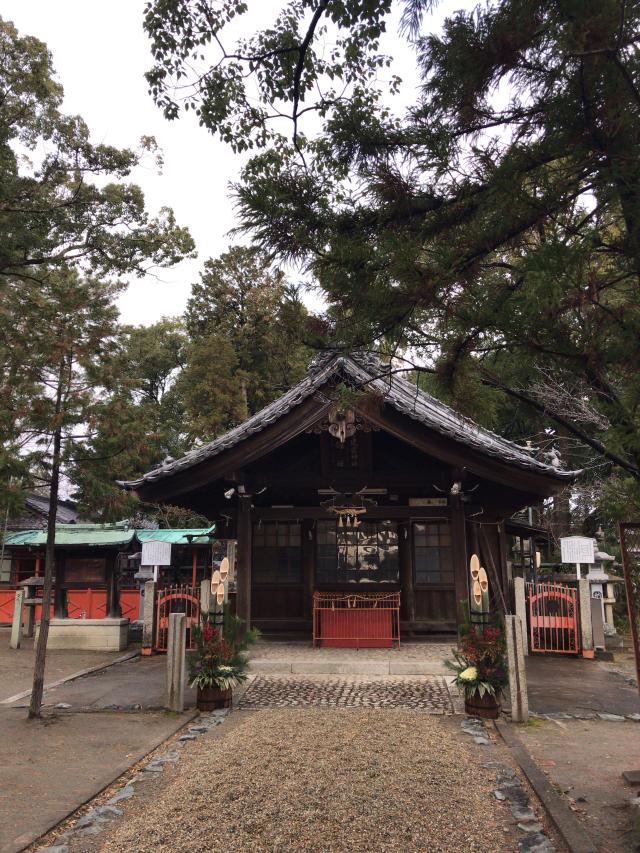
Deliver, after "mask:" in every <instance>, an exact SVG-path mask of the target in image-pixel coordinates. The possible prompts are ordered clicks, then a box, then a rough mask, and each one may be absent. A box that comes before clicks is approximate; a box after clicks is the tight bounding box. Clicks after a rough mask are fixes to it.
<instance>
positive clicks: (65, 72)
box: [1, 0, 468, 324]
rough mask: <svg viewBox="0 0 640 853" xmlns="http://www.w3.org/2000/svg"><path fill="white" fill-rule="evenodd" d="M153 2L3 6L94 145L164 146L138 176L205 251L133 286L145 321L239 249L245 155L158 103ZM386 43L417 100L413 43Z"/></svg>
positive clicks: (446, 5)
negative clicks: (232, 188) (145, 20)
mask: <svg viewBox="0 0 640 853" xmlns="http://www.w3.org/2000/svg"><path fill="white" fill-rule="evenodd" d="M281 5H282V4H281V2H280V0H260V2H257V0H254V2H253V3H252V4H251V6H252V15H251V26H252V28H255V27H259V26H260V25H261V23H265V22H267V21H269V20H271V19H272V18H273V15H274V12H275V11H277V10H278V9H279V8H280V6H281ZM464 5H468V3H466V4H465V2H464V0H445V2H443V3H441V5H440V6H439V8H438V10H437V14H436V15H435V16H434V17H433V18H432V22H433V27H434V28H438V27H439V25H440V23H441V21H442V19H443V17H444V16H445V14H446V13H447V12H450V11H451V10H452V9H455V8H459V7H461V6H464ZM143 7H144V0H109V2H97V0H3V3H2V11H1V14H2V17H3V18H5V19H8V20H11V21H13V23H14V24H15V25H16V27H17V28H18V30H19V31H20V32H21V34H25V35H26V34H29V35H33V36H36V37H37V38H39V39H41V40H42V41H44V42H46V43H47V45H48V47H49V49H50V50H51V52H52V54H53V59H54V66H55V69H56V71H57V74H58V78H59V80H60V82H61V83H62V85H63V87H64V91H65V101H64V110H65V111H66V112H68V113H78V114H80V115H81V116H82V117H83V118H84V119H85V121H86V122H87V124H88V126H89V128H90V130H91V134H92V139H93V141H94V142H104V143H108V144H110V145H116V146H120V147H132V148H135V147H136V145H137V142H138V140H139V139H140V137H141V136H143V135H151V136H155V137H156V140H157V142H158V144H159V146H160V147H161V149H162V151H163V156H164V168H163V173H162V175H158V174H157V172H156V170H155V169H154V168H152V167H151V165H149V167H148V168H146V169H138V170H137V171H136V173H135V175H134V179H135V181H136V182H137V183H139V184H140V185H141V186H142V188H143V189H144V192H145V195H146V198H147V204H148V208H149V209H150V211H152V212H155V211H157V210H158V208H160V207H162V206H163V205H166V206H169V207H172V208H173V209H174V211H175V213H176V217H177V221H178V223H179V224H180V225H186V226H187V227H188V228H189V230H190V231H191V234H192V236H193V238H194V240H195V242H196V246H197V251H198V258H197V260H191V261H185V262H183V263H182V264H180V265H179V266H176V267H173V268H172V269H170V270H160V271H159V278H155V277H147V278H146V279H144V280H133V281H132V282H131V283H130V286H129V288H128V290H127V292H126V293H124V294H123V295H122V296H121V297H120V300H119V304H120V310H121V315H122V319H123V321H125V322H127V323H136V324H138V323H140V324H148V323H152V322H154V321H156V320H158V319H160V317H162V316H173V315H176V314H180V313H181V312H182V311H183V310H184V307H185V304H186V300H187V298H188V296H189V291H190V287H191V284H192V283H193V282H194V281H196V280H197V278H198V273H199V270H200V269H201V267H202V264H203V262H204V261H205V260H206V259H207V258H209V257H212V256H213V257H215V256H216V255H218V254H220V253H221V252H223V251H225V249H226V248H227V247H228V246H229V244H230V238H229V236H228V232H229V230H230V229H231V228H232V227H233V225H234V213H233V200H232V199H231V198H230V196H229V191H228V184H229V181H232V180H234V179H235V178H236V177H237V176H238V173H239V170H240V168H241V166H242V162H243V160H242V158H240V157H239V156H238V155H235V154H233V152H232V151H231V149H229V148H228V147H226V146H225V145H223V144H222V143H221V142H218V141H217V140H216V139H214V138H213V137H212V136H211V135H210V134H209V133H207V132H206V131H205V130H204V129H202V128H200V127H198V125H197V122H196V120H195V116H190V115H187V114H185V115H184V116H183V117H182V118H181V119H180V120H179V121H173V122H168V121H166V120H165V119H164V118H163V117H162V114H161V112H160V110H158V109H157V108H156V107H155V105H154V104H153V101H152V100H151V97H150V96H149V95H148V94H147V84H146V82H145V80H144V77H143V75H144V72H145V71H147V70H149V68H150V66H151V58H150V52H149V41H148V38H147V37H146V35H145V33H144V32H143V29H142V13H143ZM254 9H257V10H259V11H260V16H259V17H256V14H255V13H254V11H253V10H254ZM260 18H262V21H261V20H260ZM383 47H384V49H385V50H386V51H387V52H389V53H393V55H394V56H395V58H396V60H397V61H396V66H395V67H394V71H395V73H397V74H399V75H400V76H401V77H402V78H403V79H404V80H406V81H407V85H406V86H405V88H404V92H403V98H402V100H403V101H405V100H406V102H407V103H409V102H410V101H411V100H412V94H413V91H414V86H415V76H414V75H415V72H414V63H413V59H412V56H411V54H410V52H409V51H408V50H407V46H406V43H404V42H402V41H400V40H399V39H397V38H396V36H395V34H393V35H390V36H389V38H388V39H387V42H386V43H385V44H384V45H383ZM311 301H313V300H311Z"/></svg>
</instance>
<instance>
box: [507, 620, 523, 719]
mask: <svg viewBox="0 0 640 853" xmlns="http://www.w3.org/2000/svg"><path fill="white" fill-rule="evenodd" d="M504 621H505V631H506V635H507V665H508V669H509V696H510V698H511V719H512V720H513V722H514V723H526V722H527V720H528V719H529V697H528V694H527V673H526V670H525V663H524V643H523V635H524V631H523V625H522V621H521V620H520V617H519V616H505V620H504Z"/></svg>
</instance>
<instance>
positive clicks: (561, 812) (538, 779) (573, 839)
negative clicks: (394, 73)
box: [495, 720, 598, 853]
mask: <svg viewBox="0 0 640 853" xmlns="http://www.w3.org/2000/svg"><path fill="white" fill-rule="evenodd" d="M495 725H496V728H497V730H498V731H499V732H500V735H501V737H502V739H503V740H504V742H505V743H506V744H507V746H508V747H509V749H510V750H511V752H512V754H513V756H514V758H515V760H516V761H517V762H518V765H519V767H520V769H521V770H522V772H523V773H524V775H525V776H526V778H527V781H528V782H529V784H530V785H531V787H532V788H533V790H534V791H535V793H536V796H537V797H538V799H539V800H540V802H541V803H542V805H543V806H544V809H545V811H546V812H547V814H548V815H549V818H550V819H551V821H552V822H553V825H554V826H555V828H556V829H557V830H558V832H559V833H560V835H561V836H562V840H563V841H564V843H565V844H566V845H567V848H568V849H569V851H570V853H597V850H598V848H597V847H596V846H595V845H594V843H593V841H592V840H591V838H590V837H589V835H588V834H587V832H586V831H585V829H584V827H583V826H582V825H581V824H580V823H579V822H578V821H577V820H576V818H575V817H574V816H573V814H572V813H571V811H570V810H569V807H568V806H567V805H566V803H565V802H564V801H563V800H562V798H561V797H560V796H559V795H558V794H557V793H556V791H555V790H554V789H553V787H552V785H551V783H550V782H549V780H548V779H547V777H546V776H545V774H544V773H543V772H542V770H540V768H539V767H538V765H537V764H536V763H535V761H534V760H533V759H532V758H531V756H530V755H529V754H528V752H527V751H526V750H525V748H524V746H523V744H522V741H521V740H520V739H519V738H518V736H517V735H516V733H515V732H514V731H513V729H512V725H513V724H509V723H505V722H503V721H502V720H495Z"/></svg>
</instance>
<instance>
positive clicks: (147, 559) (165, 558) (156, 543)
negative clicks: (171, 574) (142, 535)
mask: <svg viewBox="0 0 640 853" xmlns="http://www.w3.org/2000/svg"><path fill="white" fill-rule="evenodd" d="M141 564H142V565H143V566H170V565H171V542H162V541H161V540H159V539H151V540H150V541H149V542H143V543H142V560H141Z"/></svg>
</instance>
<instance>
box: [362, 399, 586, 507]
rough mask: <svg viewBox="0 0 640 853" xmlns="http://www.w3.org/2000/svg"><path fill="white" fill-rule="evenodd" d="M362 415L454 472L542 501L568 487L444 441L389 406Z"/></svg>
mask: <svg viewBox="0 0 640 853" xmlns="http://www.w3.org/2000/svg"><path fill="white" fill-rule="evenodd" d="M363 414H366V417H367V418H368V419H369V420H370V421H371V422H372V423H373V424H375V425H376V426H378V427H380V429H383V430H385V431H386V432H388V433H389V434H390V435H393V436H395V437H396V438H398V439H400V440H401V441H404V442H406V443H407V444H410V445H411V446H412V447H415V448H417V449H418V450H421V451H422V452H423V453H426V454H427V455H428V456H433V457H434V458H435V459H437V460H438V461H440V462H444V463H446V464H448V465H452V466H454V467H457V468H465V469H467V470H468V471H470V472H471V473H472V474H476V475H477V476H478V477H482V478H484V479H486V480H489V481H491V482H494V483H500V484H501V485H503V486H508V487H510V488H512V489H517V490H521V491H524V492H531V493H532V494H535V495H538V496H542V497H548V496H549V495H551V494H554V493H555V492H557V491H559V490H560V489H563V488H565V487H566V486H567V485H568V482H569V481H568V480H565V479H562V480H561V479H559V478H555V477H553V476H547V475H545V474H542V473H538V472H536V471H528V470H526V469H525V468H520V467H519V466H517V465H514V464H510V463H508V462H505V461H502V460H501V459H497V458H494V457H492V456H489V455H487V454H485V453H483V452H482V451H481V450H477V449H475V448H472V447H468V446H467V445H464V444H462V443H461V442H457V441H455V440H454V439H449V438H446V437H445V436H443V435H440V434H439V433H437V432H435V431H434V430H431V429H429V428H428V427H425V426H424V425H423V424H419V423H417V422H416V421H413V420H411V418H409V417H407V416H406V415H402V414H400V412H397V411H396V410H395V409H392V408H391V407H389V406H384V407H382V408H381V409H374V408H373V407H371V408H370V409H367V411H366V413H364V412H363Z"/></svg>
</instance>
